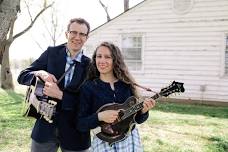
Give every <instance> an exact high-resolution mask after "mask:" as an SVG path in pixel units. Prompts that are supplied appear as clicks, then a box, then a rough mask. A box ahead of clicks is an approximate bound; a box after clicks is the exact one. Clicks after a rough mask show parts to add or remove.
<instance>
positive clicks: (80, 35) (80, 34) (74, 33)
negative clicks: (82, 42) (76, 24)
mask: <svg viewBox="0 0 228 152" xmlns="http://www.w3.org/2000/svg"><path fill="white" fill-rule="evenodd" d="M68 33H70V34H71V35H73V36H77V35H79V37H81V38H84V37H86V36H87V34H85V33H79V32H77V31H68Z"/></svg>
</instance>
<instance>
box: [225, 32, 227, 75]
mask: <svg viewBox="0 0 228 152" xmlns="http://www.w3.org/2000/svg"><path fill="white" fill-rule="evenodd" d="M225 75H228V35H227V36H226V50H225Z"/></svg>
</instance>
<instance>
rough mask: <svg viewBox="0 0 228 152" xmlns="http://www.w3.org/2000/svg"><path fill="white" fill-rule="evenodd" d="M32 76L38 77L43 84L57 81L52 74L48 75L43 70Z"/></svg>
mask: <svg viewBox="0 0 228 152" xmlns="http://www.w3.org/2000/svg"><path fill="white" fill-rule="evenodd" d="M34 75H35V76H37V77H40V78H41V79H42V80H43V81H44V82H55V83H56V82H57V79H56V78H55V76H54V75H53V74H50V73H48V72H46V71H44V70H39V71H35V72H34Z"/></svg>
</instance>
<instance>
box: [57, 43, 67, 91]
mask: <svg viewBox="0 0 228 152" xmlns="http://www.w3.org/2000/svg"><path fill="white" fill-rule="evenodd" d="M56 58H57V59H56V61H57V62H56V65H58V66H59V69H56V72H57V73H56V79H57V80H58V79H59V78H60V77H61V76H62V75H63V73H64V72H65V66H66V47H63V48H62V49H60V50H58V53H57V56H56ZM64 81H65V79H64V78H63V79H62V80H61V81H60V83H59V85H58V86H59V87H60V88H64Z"/></svg>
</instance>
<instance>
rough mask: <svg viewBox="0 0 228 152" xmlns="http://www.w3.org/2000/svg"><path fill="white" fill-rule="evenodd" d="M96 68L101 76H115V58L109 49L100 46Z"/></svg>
mask: <svg viewBox="0 0 228 152" xmlns="http://www.w3.org/2000/svg"><path fill="white" fill-rule="evenodd" d="M96 66H97V69H98V71H99V72H100V74H113V58H112V55H111V51H110V50H109V48H107V47H105V46H100V47H99V48H98V49H97V52H96Z"/></svg>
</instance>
